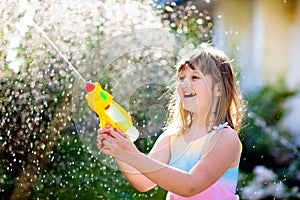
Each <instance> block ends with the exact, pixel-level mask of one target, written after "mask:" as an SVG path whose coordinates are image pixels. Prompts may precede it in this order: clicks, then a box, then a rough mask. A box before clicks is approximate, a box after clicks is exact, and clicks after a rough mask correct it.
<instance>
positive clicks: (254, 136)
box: [239, 84, 299, 190]
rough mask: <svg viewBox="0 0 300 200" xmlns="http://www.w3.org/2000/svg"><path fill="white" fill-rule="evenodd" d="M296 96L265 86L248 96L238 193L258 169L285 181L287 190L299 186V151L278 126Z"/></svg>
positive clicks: (285, 90) (279, 88)
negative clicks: (273, 172)
mask: <svg viewBox="0 0 300 200" xmlns="http://www.w3.org/2000/svg"><path fill="white" fill-rule="evenodd" d="M296 93H297V91H296V90H288V89H287V88H286V87H285V86H284V85H282V84H281V85H266V86H264V87H263V88H261V89H260V90H259V91H258V92H257V93H256V94H252V95H251V96H250V95H249V98H248V99H247V101H248V110H247V115H246V118H245V125H244V128H243V129H242V132H241V138H242V143H243V147H244V148H243V152H242V159H241V171H242V172H241V174H243V175H242V178H241V179H242V180H243V181H242V182H240V186H239V189H240V190H243V187H246V186H247V185H248V182H249V181H250V180H252V178H253V175H252V170H253V169H254V168H255V167H256V166H258V165H262V166H266V167H267V168H269V169H271V170H274V171H275V172H276V173H277V175H278V178H279V180H283V181H285V183H287V184H288V186H291V187H293V186H296V185H298V184H299V183H297V181H296V180H297V177H296V174H297V171H299V168H298V167H299V152H298V149H297V147H296V144H294V143H293V140H292V139H291V135H290V134H289V133H288V132H286V131H285V130H282V128H280V126H279V122H280V120H281V119H282V118H283V117H284V115H285V113H286V111H287V110H285V108H284V103H285V102H286V100H288V98H290V97H292V96H293V95H295V94H296ZM297 166H298V167H297ZM243 172H246V173H245V174H244V173H243Z"/></svg>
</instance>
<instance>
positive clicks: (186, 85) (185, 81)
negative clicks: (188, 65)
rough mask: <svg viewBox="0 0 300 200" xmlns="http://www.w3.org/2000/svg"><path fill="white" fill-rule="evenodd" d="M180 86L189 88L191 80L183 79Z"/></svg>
mask: <svg viewBox="0 0 300 200" xmlns="http://www.w3.org/2000/svg"><path fill="white" fill-rule="evenodd" d="M181 85H182V86H183V87H189V86H191V80H190V79H189V78H185V79H184V80H183V81H182V82H181Z"/></svg>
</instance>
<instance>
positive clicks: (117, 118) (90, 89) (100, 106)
mask: <svg viewBox="0 0 300 200" xmlns="http://www.w3.org/2000/svg"><path fill="white" fill-rule="evenodd" d="M85 90H86V91H87V95H86V96H85V98H86V100H87V101H88V104H89V106H90V107H91V108H92V109H93V110H94V111H95V112H96V113H97V115H98V117H99V119H100V124H99V126H100V127H101V128H105V127H106V126H107V125H109V126H110V127H112V128H118V129H119V130H121V131H122V132H123V133H124V134H127V135H128V136H129V138H130V140H131V141H132V142H134V141H136V139H137V138H138V137H139V132H138V130H137V129H136V128H135V127H134V126H133V124H132V120H131V116H130V115H129V114H128V113H127V111H126V110H125V109H124V108H122V107H121V106H120V105H119V104H118V103H117V102H115V101H114V100H113V96H112V95H111V94H110V93H108V92H107V91H105V90H104V89H103V88H102V87H101V85H100V84H99V83H98V82H96V83H91V82H86V84H85Z"/></svg>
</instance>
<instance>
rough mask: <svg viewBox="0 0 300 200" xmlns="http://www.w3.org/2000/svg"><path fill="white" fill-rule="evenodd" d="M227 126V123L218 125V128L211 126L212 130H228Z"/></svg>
mask: <svg viewBox="0 0 300 200" xmlns="http://www.w3.org/2000/svg"><path fill="white" fill-rule="evenodd" d="M228 127H229V125H228V122H225V123H224V124H219V125H218V126H213V129H214V130H221V129H223V128H228Z"/></svg>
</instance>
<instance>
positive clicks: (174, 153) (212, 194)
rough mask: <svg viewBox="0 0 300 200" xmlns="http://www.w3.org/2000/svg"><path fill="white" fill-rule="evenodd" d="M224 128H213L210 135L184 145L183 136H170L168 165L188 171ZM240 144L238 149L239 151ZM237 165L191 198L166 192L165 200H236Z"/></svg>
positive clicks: (213, 143)
mask: <svg viewBox="0 0 300 200" xmlns="http://www.w3.org/2000/svg"><path fill="white" fill-rule="evenodd" d="M224 127H226V124H224V125H219V126H218V127H214V128H215V129H216V130H213V131H212V132H211V133H208V134H207V135H205V136H203V137H201V138H199V139H197V140H194V141H192V142H190V143H186V141H185V140H184V137H183V135H181V136H172V137H171V140H170V150H171V158H170V161H169V165H171V166H173V167H176V168H178V169H181V170H184V171H187V172H188V171H189V170H190V169H191V168H192V167H193V166H194V165H195V164H196V163H197V162H198V161H199V160H200V159H201V158H202V157H203V156H205V155H207V154H208V153H209V151H210V150H211V149H212V148H213V146H214V145H215V143H216V142H217V141H218V138H219V136H220V134H218V133H220V132H219V131H218V130H220V129H222V128H224ZM241 148H242V147H241V143H240V149H241ZM238 168H239V165H238V164H237V166H235V167H233V168H229V169H227V171H226V172H225V173H224V174H223V175H222V176H221V177H220V178H219V179H218V180H217V181H216V182H215V183H214V184H213V185H211V186H210V187H209V188H207V189H206V190H204V191H203V192H201V193H199V194H196V195H194V196H192V197H182V196H179V195H177V194H174V193H172V192H168V194H167V197H166V200H196V199H197V200H237V199H239V197H238V195H235V192H236V186H237V180H238Z"/></svg>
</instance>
